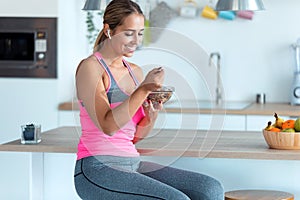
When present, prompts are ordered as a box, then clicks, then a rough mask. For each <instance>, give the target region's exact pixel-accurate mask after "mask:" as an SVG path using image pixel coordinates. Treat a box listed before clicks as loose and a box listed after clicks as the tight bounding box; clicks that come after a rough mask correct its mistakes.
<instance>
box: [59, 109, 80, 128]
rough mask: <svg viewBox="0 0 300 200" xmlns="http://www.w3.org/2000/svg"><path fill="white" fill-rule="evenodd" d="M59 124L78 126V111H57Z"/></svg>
mask: <svg viewBox="0 0 300 200" xmlns="http://www.w3.org/2000/svg"><path fill="white" fill-rule="evenodd" d="M58 124H59V126H80V120H79V111H77V110H76V111H74V110H73V111H59V112H58Z"/></svg>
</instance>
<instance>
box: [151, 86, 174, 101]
mask: <svg viewBox="0 0 300 200" xmlns="http://www.w3.org/2000/svg"><path fill="white" fill-rule="evenodd" d="M174 91H175V88H174V87H172V86H163V87H162V88H161V89H159V90H157V91H152V92H151V93H150V94H149V95H148V97H147V100H150V101H152V102H156V103H158V102H162V103H166V102H167V101H168V100H169V99H170V98H171V97H172V95H173V92H174Z"/></svg>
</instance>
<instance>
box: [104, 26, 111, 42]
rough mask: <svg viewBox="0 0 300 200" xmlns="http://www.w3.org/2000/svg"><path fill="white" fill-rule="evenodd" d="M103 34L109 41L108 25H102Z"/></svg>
mask: <svg viewBox="0 0 300 200" xmlns="http://www.w3.org/2000/svg"><path fill="white" fill-rule="evenodd" d="M103 32H104V34H105V35H106V37H108V38H109V39H111V35H110V28H109V25H108V24H104V27H103Z"/></svg>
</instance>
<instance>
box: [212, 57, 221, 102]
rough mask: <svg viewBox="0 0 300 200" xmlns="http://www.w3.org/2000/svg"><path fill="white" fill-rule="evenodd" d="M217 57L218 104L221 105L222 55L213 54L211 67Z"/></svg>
mask: <svg viewBox="0 0 300 200" xmlns="http://www.w3.org/2000/svg"><path fill="white" fill-rule="evenodd" d="M215 56H216V57H217V87H216V104H217V105H219V104H221V101H222V92H221V80H220V79H221V76H220V71H221V65H220V61H221V55H220V53H219V52H213V53H211V54H210V56H209V65H210V66H212V64H213V58H214V57H215Z"/></svg>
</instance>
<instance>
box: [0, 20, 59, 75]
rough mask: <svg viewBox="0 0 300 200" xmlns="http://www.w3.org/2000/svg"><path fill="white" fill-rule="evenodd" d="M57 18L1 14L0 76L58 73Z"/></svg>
mask: <svg viewBox="0 0 300 200" xmlns="http://www.w3.org/2000/svg"><path fill="white" fill-rule="evenodd" d="M56 54H57V19H56V18H36V17H0V77H39V78H56V77H57V55H56Z"/></svg>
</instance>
